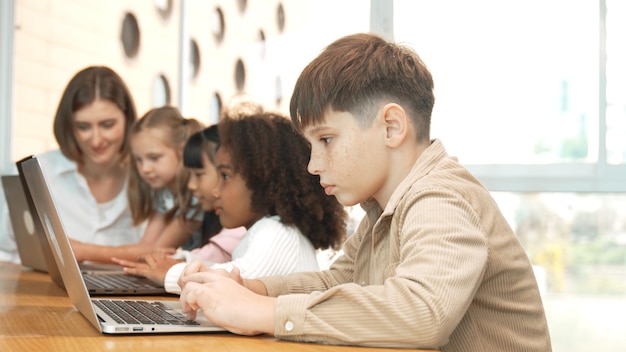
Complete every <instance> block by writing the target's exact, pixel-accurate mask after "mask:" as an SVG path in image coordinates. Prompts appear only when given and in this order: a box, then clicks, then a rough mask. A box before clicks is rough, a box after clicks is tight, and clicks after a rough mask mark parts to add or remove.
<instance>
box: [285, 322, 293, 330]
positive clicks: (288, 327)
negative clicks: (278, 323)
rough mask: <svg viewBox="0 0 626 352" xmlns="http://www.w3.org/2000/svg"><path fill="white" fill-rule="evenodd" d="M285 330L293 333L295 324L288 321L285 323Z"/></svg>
mask: <svg viewBox="0 0 626 352" xmlns="http://www.w3.org/2000/svg"><path fill="white" fill-rule="evenodd" d="M285 330H287V332H291V331H292V330H293V322H291V320H287V321H286V322H285Z"/></svg>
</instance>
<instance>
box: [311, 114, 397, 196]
mask: <svg viewBox="0 0 626 352" xmlns="http://www.w3.org/2000/svg"><path fill="white" fill-rule="evenodd" d="M383 127H384V126H383ZM304 136H305V138H306V139H307V140H308V141H309V142H310V143H311V159H310V161H309V165H308V170H309V172H310V173H311V174H314V175H319V176H320V184H321V186H322V187H323V188H324V191H325V192H326V194H328V195H334V196H335V197H336V198H337V200H338V201H339V203H341V204H342V205H345V206H350V205H355V204H358V203H361V202H363V201H365V200H367V199H368V198H370V197H374V198H375V199H377V201H379V203H380V200H379V199H378V198H379V196H380V195H381V194H382V193H381V192H384V188H385V187H384V186H385V184H386V180H387V170H388V169H389V167H388V159H389V158H388V155H387V148H386V146H385V143H384V137H385V130H384V128H381V126H380V124H379V123H378V122H377V120H375V121H374V122H373V123H372V126H369V127H366V128H361V127H360V126H359V125H358V124H357V121H356V120H355V118H354V116H353V115H352V114H351V113H349V112H336V111H330V112H328V113H327V114H326V116H325V121H324V122H323V123H320V124H318V125H312V126H307V127H306V128H305V129H304Z"/></svg>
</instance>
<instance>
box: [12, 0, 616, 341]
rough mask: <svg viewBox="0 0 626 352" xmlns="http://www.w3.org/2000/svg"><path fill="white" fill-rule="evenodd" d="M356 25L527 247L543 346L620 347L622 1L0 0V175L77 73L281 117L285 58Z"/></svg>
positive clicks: (195, 113)
mask: <svg viewBox="0 0 626 352" xmlns="http://www.w3.org/2000/svg"><path fill="white" fill-rule="evenodd" d="M363 31H374V32H377V33H379V34H381V35H383V36H385V37H386V38H388V39H393V40H395V41H397V42H401V43H404V44H406V45H409V46H411V47H413V48H414V49H415V50H416V51H417V52H418V53H419V54H420V56H421V57H422V59H423V60H424V61H425V62H426V64H427V65H428V66H429V68H430V69H431V71H432V73H433V76H434V79H435V95H436V99H437V102H436V104H435V110H434V112H433V126H432V128H433V130H432V136H433V137H434V138H439V139H441V140H442V141H443V142H444V143H445V145H446V147H447V149H448V152H449V153H450V154H451V155H455V156H457V157H458V158H459V160H460V161H461V162H462V163H463V164H465V165H467V166H468V167H469V168H470V170H471V171H473V172H474V174H475V175H476V176H477V177H478V178H479V179H480V180H481V181H482V182H483V183H484V184H485V185H486V186H487V188H488V189H489V190H490V191H492V193H493V195H494V197H495V198H496V200H497V201H498V203H499V205H500V207H501V208H502V211H503V213H504V214H505V216H506V217H507V219H508V220H509V223H510V225H511V226H512V227H513V229H514V230H515V231H516V233H517V235H518V236H519V238H520V240H521V241H522V243H523V244H524V246H525V248H526V249H527V251H528V255H529V257H530V258H531V260H532V262H533V264H534V265H535V269H536V274H537V279H538V281H539V283H540V287H541V288H542V294H543V300H544V304H545V308H546V313H547V317H548V323H549V326H550V330H551V335H552V340H553V350H554V351H556V352H565V351H568V352H573V351H588V350H601V351H605V352H606V351H622V350H623V346H624V345H626V335H625V334H624V323H623V316H625V315H626V44H625V43H626V2H625V1H623V0H507V1H499V0H469V1H468V0H437V1H435V0H420V1H412V0H370V1H368V0H341V1H330V0H248V1H246V0H132V1H130V0H127V1H100V0H0V169H1V170H2V172H3V173H8V172H12V170H13V169H14V162H15V161H16V160H18V159H20V158H22V157H24V156H26V155H29V154H38V153H41V152H43V151H46V150H49V149H53V148H56V142H55V140H54V137H53V134H52V120H53V115H54V112H55V109H56V106H57V104H58V100H59V99H60V95H61V92H62V90H63V88H64V87H65V85H66V83H67V81H68V80H69V79H70V77H71V76H72V75H73V74H74V73H75V72H77V71H78V70H80V69H81V68H83V67H85V66H89V65H96V64H98V65H107V66H109V67H111V68H113V69H114V70H116V71H117V72H118V73H120V75H121V76H122V77H123V78H124V80H125V81H126V82H127V84H128V85H129V87H130V90H131V92H132V93H133V96H134V98H135V102H136V104H137V110H138V114H139V115H142V114H143V113H144V112H145V111H147V110H148V109H150V108H152V107H158V106H162V105H166V104H168V105H174V106H177V107H179V108H180V109H181V111H182V112H183V114H184V115H185V116H187V117H195V118H198V119H199V120H201V121H203V122H204V123H206V124H210V123H215V122H217V120H218V116H219V112H220V110H221V109H222V108H223V107H225V106H227V105H228V104H230V103H231V102H232V100H233V99H234V98H235V97H237V96H241V95H243V96H246V97H248V98H250V99H253V100H256V101H258V102H260V103H261V104H263V105H264V106H265V108H266V109H269V110H274V111H279V112H282V113H284V114H288V106H289V99H290V95H291V90H292V87H293V84H294V83H295V80H296V78H297V77H298V75H299V73H300V71H301V70H302V68H303V67H304V66H305V65H306V64H307V63H308V62H309V61H310V60H311V59H313V58H314V57H315V56H316V55H317V54H318V53H319V51H320V50H322V48H323V47H324V46H325V45H327V44H329V43H330V42H331V41H333V40H335V39H337V38H339V37H340V36H343V35H346V34H350V33H354V32H363ZM337 59H338V60H341V58H337ZM353 214H355V215H354V216H355V217H358V214H359V212H358V211H354V212H353Z"/></svg>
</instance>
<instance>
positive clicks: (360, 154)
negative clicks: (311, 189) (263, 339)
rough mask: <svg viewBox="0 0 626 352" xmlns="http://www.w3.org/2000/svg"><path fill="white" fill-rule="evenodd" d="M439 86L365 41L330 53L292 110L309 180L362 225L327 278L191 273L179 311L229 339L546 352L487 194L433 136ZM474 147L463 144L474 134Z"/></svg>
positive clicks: (308, 71) (410, 59)
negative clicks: (307, 150) (305, 145)
mask: <svg viewBox="0 0 626 352" xmlns="http://www.w3.org/2000/svg"><path fill="white" fill-rule="evenodd" d="M434 100H435V98H434V94H433V79H432V77H431V74H430V72H429V71H428V69H427V68H426V66H425V65H424V63H423V62H422V61H421V60H420V58H419V56H418V55H417V54H416V53H415V52H414V51H412V50H411V49H409V48H406V47H402V46H399V45H396V44H393V43H388V42H386V41H385V40H383V39H382V38H380V37H378V36H376V35H372V34H355V35H351V36H347V37H344V38H341V39H339V40H337V41H335V42H334V43H332V44H330V45H329V46H328V47H327V48H326V49H325V50H324V51H323V52H322V53H321V54H320V55H319V56H318V57H317V58H316V59H314V60H313V61H312V62H311V63H310V64H309V65H308V66H307V67H306V68H305V69H304V71H303V72H302V74H301V75H300V78H299V79H298V81H297V82H296V86H295V89H294V92H293V96H292V99H291V107H290V108H291V111H290V112H291V118H292V122H293V124H294V126H295V128H296V129H297V130H298V131H300V132H301V133H302V134H303V135H304V136H305V137H306V139H307V140H308V141H309V142H310V143H311V159H310V162H309V165H308V170H309V172H310V173H311V174H314V175H317V176H319V177H320V184H321V186H322V187H323V188H324V189H325V191H326V193H327V194H328V195H329V196H334V197H336V198H337V199H338V200H339V202H340V203H341V204H343V205H346V206H350V205H354V204H359V203H360V204H361V206H362V207H363V209H364V210H365V211H366V215H365V217H364V219H363V220H362V222H361V223H360V225H359V227H358V229H357V230H356V231H355V233H354V234H353V235H351V236H350V237H349V238H348V240H347V241H346V243H345V245H344V255H343V256H341V257H339V258H338V259H337V260H336V261H335V262H334V263H333V265H332V266H331V267H330V269H329V270H326V271H323V272H315V273H295V274H291V275H288V276H282V277H280V276H274V277H266V278H261V279H259V280H242V279H241V278H240V276H239V275H238V273H237V271H233V272H231V273H226V272H223V271H222V272H219V271H213V270H210V269H208V268H206V267H203V266H202V265H201V264H200V263H194V264H190V265H189V266H188V267H187V270H186V271H185V272H184V273H183V274H182V275H181V277H180V279H179V283H180V286H181V287H183V291H182V294H181V303H182V304H183V308H184V309H185V310H186V311H188V312H189V314H190V316H191V317H193V316H195V314H196V312H197V310H198V309H201V310H202V311H201V313H202V314H204V315H205V316H206V317H207V318H208V319H210V320H213V321H215V322H217V323H218V324H220V325H222V326H224V327H226V328H227V329H229V330H230V331H232V332H234V333H237V334H245V335H251V334H259V333H267V334H272V335H274V336H276V337H278V338H281V339H285V340H292V341H306V342H318V343H327V344H348V345H363V346H378V347H401V348H434V349H440V350H441V351H468V352H477V351H481V352H485V351H507V352H516V351H520V352H521V351H524V352H530V351H537V352H539V351H541V352H546V351H550V350H551V346H550V337H549V333H548V327H547V323H546V319H545V314H544V309H543V305H542V302H541V297H540V295H539V290H538V288H537V284H536V280H535V277H534V274H533V271H532V267H531V264H530V262H529V260H528V257H527V255H526V253H525V251H524V249H523V248H522V246H521V244H520V243H519V241H518V239H517V238H516V236H515V234H514V233H513V231H512V230H511V228H510V227H509V225H508V224H507V222H506V220H505V219H504V217H503V216H502V214H501V213H500V211H499V209H498V206H497V204H496V203H495V201H494V200H493V198H492V197H491V196H490V194H489V192H488V191H487V190H486V189H485V188H484V187H483V185H482V184H481V183H480V182H479V181H478V180H476V179H475V178H474V177H473V176H472V175H471V174H470V173H469V171H468V170H467V169H465V168H464V167H463V166H461V165H460V164H459V163H458V162H457V160H456V159H455V158H453V157H450V156H448V155H447V154H446V151H445V149H444V147H443V144H442V143H441V141H439V140H437V139H431V137H430V117H431V112H432V108H433V105H434ZM470 136H471V135H470Z"/></svg>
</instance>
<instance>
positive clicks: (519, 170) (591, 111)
mask: <svg viewBox="0 0 626 352" xmlns="http://www.w3.org/2000/svg"><path fill="white" fill-rule="evenodd" d="M453 3H454V11H450V2H436V3H430V2H428V3H424V2H414V1H407V0H396V1H395V3H394V6H395V8H394V32H395V40H396V41H399V42H404V43H407V44H410V45H411V46H412V47H414V48H415V49H416V50H417V52H418V53H419V54H420V55H421V57H422V59H423V60H424V61H425V62H426V64H427V65H428V66H429V68H430V69H431V71H432V73H433V76H434V79H435V94H436V99H437V103H436V104H435V109H434V111H433V121H432V134H433V136H434V137H436V138H441V139H442V140H443V141H444V143H445V145H446V147H447V148H448V152H449V153H450V154H453V155H456V156H458V157H459V159H460V160H461V161H462V162H463V163H464V164H465V165H469V167H470V169H471V170H472V172H474V174H475V175H476V176H477V177H478V178H480V179H481V180H482V181H483V182H484V183H485V184H486V185H487V186H488V188H489V189H490V190H494V191H495V190H502V191H522V192H524V191H547V192H550V191H564V192H565V191H570V192H614V191H622V192H624V191H626V182H625V181H624V180H626V163H625V162H624V160H625V158H624V154H625V150H626V148H625V146H626V144H625V143H626V142H625V140H626V138H623V136H626V123H624V121H626V118H625V117H626V116H625V115H626V113H625V112H626V109H625V108H624V107H625V106H626V104H625V103H624V101H625V100H626V98H625V96H624V94H623V93H621V94H620V93H618V92H623V91H624V80H623V79H621V80H620V81H617V82H616V80H612V79H611V78H608V79H606V83H607V85H606V94H603V90H604V89H605V88H604V83H603V81H604V78H603V76H604V72H605V71H606V72H607V73H609V71H608V70H614V71H616V72H615V73H618V72H622V73H623V72H624V67H625V66H626V65H625V64H624V62H625V61H624V60H623V59H622V58H624V57H626V55H625V54H624V52H625V50H624V46H623V44H622V43H623V42H624V40H625V39H626V38H625V37H626V36H625V35H624V33H625V31H623V30H619V29H620V28H621V29H623V28H624V24H623V23H624V21H623V18H624V17H623V12H624V10H623V8H624V7H625V6H624V5H623V4H622V2H619V1H615V0H613V1H609V2H608V5H611V4H613V3H615V4H619V5H618V6H617V7H616V11H621V13H622V17H620V18H621V19H622V21H618V20H613V21H610V19H611V17H610V16H607V19H608V21H607V26H614V27H616V28H615V29H614V30H612V31H610V32H609V33H608V34H607V36H606V38H607V41H606V48H607V52H611V51H612V52H614V54H615V55H614V56H613V57H614V58H615V59H611V60H607V63H606V67H605V65H604V62H603V61H602V60H601V59H599V57H601V56H599V55H602V54H603V53H599V48H601V47H602V46H601V45H600V44H603V43H604V42H601V41H600V40H604V38H602V37H601V30H602V27H601V26H600V24H601V23H603V22H602V21H601V18H600V16H601V13H600V11H599V8H598V3H597V2H595V1H575V2H572V1H567V0H551V1H548V2H546V1H542V0H529V1H508V2H501V1H496V0H475V1H471V2H466V1H453ZM607 7H608V8H609V14H610V6H607ZM618 9H619V10H618ZM555 21H556V23H557V25H555ZM450 28H462V30H450ZM608 29H611V28H608ZM426 33H427V35H426ZM620 55H621V56H620ZM610 77H623V75H622V76H619V75H618V74H616V75H615V76H614V75H611V76H610ZM610 82H612V83H610ZM619 82H621V84H622V85H621V86H620V85H619V84H620V83H619ZM609 83H610V84H609ZM604 99H607V100H608V101H607V103H605V102H604ZM468 131H471V134H469V135H468V133H469V132H468Z"/></svg>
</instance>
